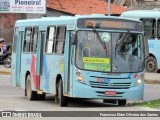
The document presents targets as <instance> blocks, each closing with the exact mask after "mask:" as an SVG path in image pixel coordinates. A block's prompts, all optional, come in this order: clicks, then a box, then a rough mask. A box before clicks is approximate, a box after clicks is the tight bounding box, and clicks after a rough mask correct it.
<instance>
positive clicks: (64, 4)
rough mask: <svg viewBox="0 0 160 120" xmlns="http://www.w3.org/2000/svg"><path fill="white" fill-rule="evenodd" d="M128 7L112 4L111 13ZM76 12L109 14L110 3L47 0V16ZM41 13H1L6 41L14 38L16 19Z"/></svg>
mask: <svg viewBox="0 0 160 120" xmlns="http://www.w3.org/2000/svg"><path fill="white" fill-rule="evenodd" d="M126 10H127V8H125V7H122V6H118V5H115V4H111V15H117V16H118V15H120V14H121V13H122V12H124V11H126ZM76 14H81V15H82V14H106V15H107V14H108V3H107V2H105V1H102V0H47V13H46V15H45V16H56V17H57V16H62V15H67V16H74V15H76ZM42 16H44V15H41V14H0V26H1V27H0V37H3V38H4V39H5V41H6V42H9V43H10V42H12V40H13V26H14V23H15V21H16V20H19V19H32V18H40V17H42Z"/></svg>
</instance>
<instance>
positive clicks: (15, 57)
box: [11, 29, 23, 87]
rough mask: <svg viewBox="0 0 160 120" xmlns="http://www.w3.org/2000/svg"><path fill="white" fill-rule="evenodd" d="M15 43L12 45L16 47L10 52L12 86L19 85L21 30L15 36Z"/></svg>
mask: <svg viewBox="0 0 160 120" xmlns="http://www.w3.org/2000/svg"><path fill="white" fill-rule="evenodd" d="M22 30H23V29H22ZM16 39H17V40H16V43H15V44H14V47H16V51H15V52H12V65H11V66H12V70H11V71H12V73H11V74H12V78H11V80H12V85H13V86H14V87H16V86H20V64H19V63H20V62H21V45H22V39H23V32H22V31H20V30H19V31H18V32H17V36H16Z"/></svg>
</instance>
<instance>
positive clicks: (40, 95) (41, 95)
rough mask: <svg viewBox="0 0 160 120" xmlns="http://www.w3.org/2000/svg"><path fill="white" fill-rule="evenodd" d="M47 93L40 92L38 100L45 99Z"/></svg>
mask: <svg viewBox="0 0 160 120" xmlns="http://www.w3.org/2000/svg"><path fill="white" fill-rule="evenodd" d="M45 98H46V94H39V95H38V100H45Z"/></svg>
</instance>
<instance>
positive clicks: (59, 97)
mask: <svg viewBox="0 0 160 120" xmlns="http://www.w3.org/2000/svg"><path fill="white" fill-rule="evenodd" d="M60 100H61V88H60V82H59V83H58V101H59V102H60Z"/></svg>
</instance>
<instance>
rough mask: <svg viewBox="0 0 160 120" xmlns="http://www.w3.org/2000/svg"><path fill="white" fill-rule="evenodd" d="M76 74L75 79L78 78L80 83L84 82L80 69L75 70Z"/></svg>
mask: <svg viewBox="0 0 160 120" xmlns="http://www.w3.org/2000/svg"><path fill="white" fill-rule="evenodd" d="M76 76H77V80H78V81H79V82H81V83H84V82H85V81H84V78H83V76H82V75H81V73H80V71H77V72H76Z"/></svg>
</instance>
